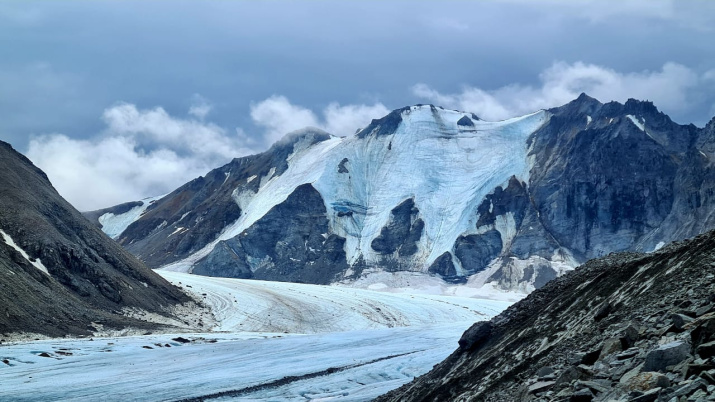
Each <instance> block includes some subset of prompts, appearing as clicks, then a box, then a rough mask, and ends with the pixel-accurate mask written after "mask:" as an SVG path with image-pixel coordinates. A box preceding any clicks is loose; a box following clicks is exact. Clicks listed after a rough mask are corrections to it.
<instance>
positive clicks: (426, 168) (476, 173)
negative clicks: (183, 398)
mask: <svg viewBox="0 0 715 402" xmlns="http://www.w3.org/2000/svg"><path fill="white" fill-rule="evenodd" d="M393 113H395V112H393ZM399 113H401V115H400V119H399V121H400V122H399V124H397V125H395V127H394V129H392V128H391V131H387V132H384V131H385V130H382V131H381V132H380V133H367V134H366V135H357V136H354V137H350V138H338V137H332V138H331V139H329V140H326V141H322V142H319V143H316V144H312V145H306V146H301V145H300V144H297V145H296V147H295V149H294V152H293V154H291V155H290V156H289V157H288V160H287V162H288V169H287V170H286V171H285V172H283V173H282V174H280V175H276V176H274V175H269V176H266V177H262V178H260V183H261V185H260V188H259V190H258V192H256V193H252V192H251V193H250V194H249V193H240V194H234V199H235V200H236V202H238V203H239V205H240V207H241V209H242V211H243V212H242V215H241V217H240V218H239V219H238V220H237V221H236V222H234V223H233V224H231V225H230V226H228V227H226V228H225V229H224V231H223V232H222V233H221V235H220V236H219V237H218V238H217V239H216V240H215V241H214V242H212V243H210V244H208V245H207V246H206V247H204V248H203V249H202V250H200V251H199V252H197V253H195V254H194V255H192V256H190V257H189V258H187V259H185V260H182V261H178V262H176V263H173V264H169V265H167V266H164V267H162V268H163V269H166V270H171V271H179V272H188V271H190V270H191V267H192V266H193V264H194V263H195V262H197V261H198V260H200V259H201V258H203V257H205V256H206V255H208V253H210V252H211V250H213V248H214V246H215V245H216V244H217V243H218V242H219V241H220V240H227V239H230V238H232V237H235V236H237V235H239V234H240V233H241V232H243V231H244V230H245V229H247V228H248V227H250V226H251V225H253V224H254V223H255V222H256V221H257V220H258V219H260V218H261V217H263V216H264V215H265V214H266V213H267V212H268V211H269V210H270V209H271V208H273V207H274V206H276V205H278V204H280V203H281V202H283V201H285V200H286V199H287V198H288V196H289V195H290V194H291V193H292V192H293V191H294V190H295V189H296V188H297V187H298V186H299V185H302V184H305V183H310V184H312V185H313V186H314V187H315V188H316V189H317V190H318V192H319V193H320V194H321V196H322V198H323V200H324V202H325V206H326V209H327V211H328V219H329V222H330V229H331V231H332V232H333V233H335V234H337V235H338V236H341V237H344V238H345V239H346V243H345V251H346V255H347V259H348V263H349V264H352V263H355V262H356V261H357V260H358V259H359V258H360V257H362V258H364V260H365V262H367V263H372V262H377V261H378V259H379V258H380V257H381V256H380V255H379V254H378V253H377V252H376V251H375V250H373V249H372V247H371V244H372V241H373V240H374V239H375V238H376V237H377V236H378V235H379V234H380V231H381V229H382V228H383V226H385V224H386V223H387V222H388V220H389V219H390V212H391V210H392V209H393V208H395V207H396V206H397V205H399V204H400V203H401V202H403V201H405V200H406V199H408V198H412V199H413V200H414V203H415V207H416V208H417V209H418V210H419V213H418V218H419V219H422V220H423V221H424V230H423V233H422V237H421V239H420V241H419V242H418V243H417V247H418V251H417V253H416V254H414V255H413V256H411V259H412V261H413V262H414V264H415V265H414V269H415V270H423V271H425V270H426V269H427V267H428V266H429V264H430V263H431V262H432V261H434V260H435V259H436V258H437V257H438V256H440V255H441V254H443V253H444V252H445V251H448V250H451V248H452V246H453V245H454V242H455V240H456V239H457V237H458V236H459V235H461V234H464V233H474V232H476V230H477V228H476V219H477V218H478V216H477V214H476V209H477V206H478V205H479V203H480V202H481V201H482V200H483V198H484V196H485V195H486V194H488V193H489V192H491V191H493V190H494V188H495V187H497V186H499V185H503V184H505V183H506V182H507V181H508V180H509V178H510V177H511V176H513V175H514V176H516V177H517V178H519V179H521V180H523V181H526V180H528V170H529V165H528V161H527V145H526V139H527V138H528V137H529V135H531V134H532V133H533V132H534V131H535V130H537V129H538V128H539V127H541V126H542V125H543V124H544V123H545V122H546V121H547V119H548V114H547V112H545V111H539V112H536V113H533V114H530V115H527V116H523V117H518V118H514V119H509V120H504V121H499V122H486V121H482V120H478V119H475V118H473V116H472V115H471V114H468V113H464V112H457V111H449V110H443V109H440V108H435V107H433V106H413V107H410V108H404V109H401V111H400V112H399Z"/></svg>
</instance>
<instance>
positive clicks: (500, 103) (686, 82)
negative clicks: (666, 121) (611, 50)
mask: <svg viewBox="0 0 715 402" xmlns="http://www.w3.org/2000/svg"><path fill="white" fill-rule="evenodd" d="M710 74H712V71H710V72H707V73H705V74H702V75H698V74H697V73H696V72H694V71H693V70H692V69H690V68H688V67H686V66H683V65H681V64H677V63H666V64H665V65H663V67H662V68H661V69H660V70H659V71H641V72H634V73H622V72H618V71H615V70H613V69H610V68H607V67H603V66H598V65H595V64H587V63H583V62H576V63H573V64H568V63H564V62H556V63H554V64H553V65H551V66H550V67H549V68H547V69H546V70H544V71H543V72H542V73H541V74H540V75H539V81H540V84H541V85H539V86H534V85H520V84H511V85H507V86H504V87H501V88H497V89H493V90H485V89H481V88H476V87H469V86H468V87H464V88H463V90H462V91H461V92H460V93H454V94H443V93H440V92H439V91H437V90H435V89H433V88H431V87H429V86H428V85H426V84H417V85H415V86H414V87H412V93H413V94H414V95H415V96H417V97H419V98H423V99H427V100H429V101H431V102H434V103H437V104H440V105H442V106H445V107H449V108H455V109H461V110H465V111H469V112H474V113H476V114H477V115H479V116H480V117H482V118H484V119H487V120H501V119H506V118H510V117H514V116H518V115H522V114H525V113H530V112H533V111H536V110H539V109H546V108H550V107H555V106H560V105H563V104H565V103H567V102H569V101H571V100H573V99H574V98H576V97H577V96H578V95H579V94H580V93H581V92H585V93H587V94H588V95H590V96H593V97H594V98H596V99H598V100H600V101H602V102H607V101H611V100H616V101H619V102H624V101H626V100H627V99H628V98H636V99H644V100H651V101H653V102H654V103H655V104H656V105H657V106H658V107H660V108H662V109H663V110H666V111H681V110H685V109H687V108H688V107H690V106H691V103H694V102H697V101H699V99H698V97H699V94H700V93H701V91H702V90H703V88H704V87H710V88H712V84H711V83H709V80H708V77H709V76H710Z"/></svg>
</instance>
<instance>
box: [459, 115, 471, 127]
mask: <svg viewBox="0 0 715 402" xmlns="http://www.w3.org/2000/svg"><path fill="white" fill-rule="evenodd" d="M457 125H458V126H464V127H474V122H473V121H472V119H470V118H469V117H467V116H464V117H462V118H461V119H459V120H457Z"/></svg>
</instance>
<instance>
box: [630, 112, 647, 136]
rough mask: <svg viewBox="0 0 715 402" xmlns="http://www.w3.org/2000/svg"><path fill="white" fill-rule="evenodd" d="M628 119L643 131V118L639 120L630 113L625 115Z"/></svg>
mask: <svg viewBox="0 0 715 402" xmlns="http://www.w3.org/2000/svg"><path fill="white" fill-rule="evenodd" d="M626 117H628V119H629V120H630V121H631V122H633V124H635V126H636V127H638V128H639V129H640V130H641V131H643V132H645V119H643V122H641V121H640V120H639V119H637V118H636V116H633V115H632V114H629V115H626Z"/></svg>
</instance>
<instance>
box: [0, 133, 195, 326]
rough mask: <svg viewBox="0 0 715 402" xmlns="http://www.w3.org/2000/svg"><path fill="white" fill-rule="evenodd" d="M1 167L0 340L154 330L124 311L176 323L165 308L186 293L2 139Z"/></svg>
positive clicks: (185, 300) (175, 302) (150, 324)
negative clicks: (73, 203) (119, 242)
mask: <svg viewBox="0 0 715 402" xmlns="http://www.w3.org/2000/svg"><path fill="white" fill-rule="evenodd" d="M0 166H2V169H0V335H3V337H5V335H8V334H15V335H17V333H26V334H31V335H32V336H33V337H34V336H35V334H41V335H49V336H65V335H68V334H73V335H91V334H93V333H95V332H97V331H100V330H102V329H105V330H109V329H125V328H127V327H134V328H141V329H143V330H142V332H145V331H146V330H147V329H154V328H157V327H158V325H157V324H156V323H155V322H147V321H144V320H142V319H137V318H131V317H129V316H128V315H130V314H127V313H128V311H129V310H131V311H133V312H135V313H141V314H142V315H146V316H149V315H154V316H156V317H161V319H163V320H164V321H165V323H170V322H171V321H172V320H173V321H174V322H177V323H180V322H179V321H178V320H177V317H176V316H175V315H174V314H172V312H171V309H170V308H171V307H174V306H177V305H179V304H181V303H184V302H189V301H191V298H189V296H188V295H186V294H184V293H183V292H182V291H181V290H179V289H178V288H176V287H174V286H173V285H171V284H169V283H168V282H167V281H165V280H164V279H162V278H161V277H160V276H159V275H157V274H156V273H154V272H153V271H152V270H150V269H149V268H147V267H146V266H145V265H144V264H142V263H141V262H140V261H138V260H137V259H136V258H135V257H134V256H132V255H131V254H129V253H128V252H127V251H126V250H124V249H122V248H121V247H119V246H118V245H117V244H116V243H115V242H113V241H111V240H110V239H108V238H107V236H105V235H104V234H103V233H102V232H101V231H99V230H98V229H97V228H96V227H94V226H93V225H92V224H91V223H90V222H88V221H87V220H86V219H85V218H84V217H82V215H81V214H80V213H79V211H77V210H76V209H74V208H73V207H72V206H71V205H70V204H69V203H68V202H67V201H65V200H64V199H62V197H60V195H59V194H58V193H57V191H55V189H54V188H53V187H52V184H50V181H49V180H48V179H47V176H46V175H45V174H44V173H43V172H42V171H41V170H40V169H38V168H37V167H35V166H34V165H33V164H32V163H31V162H30V161H29V160H28V159H27V158H25V157H24V156H22V155H20V154H19V153H18V152H16V151H15V150H14V149H12V147H11V146H10V145H9V144H7V143H4V142H2V141H0ZM182 326H184V325H183V324H182Z"/></svg>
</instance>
